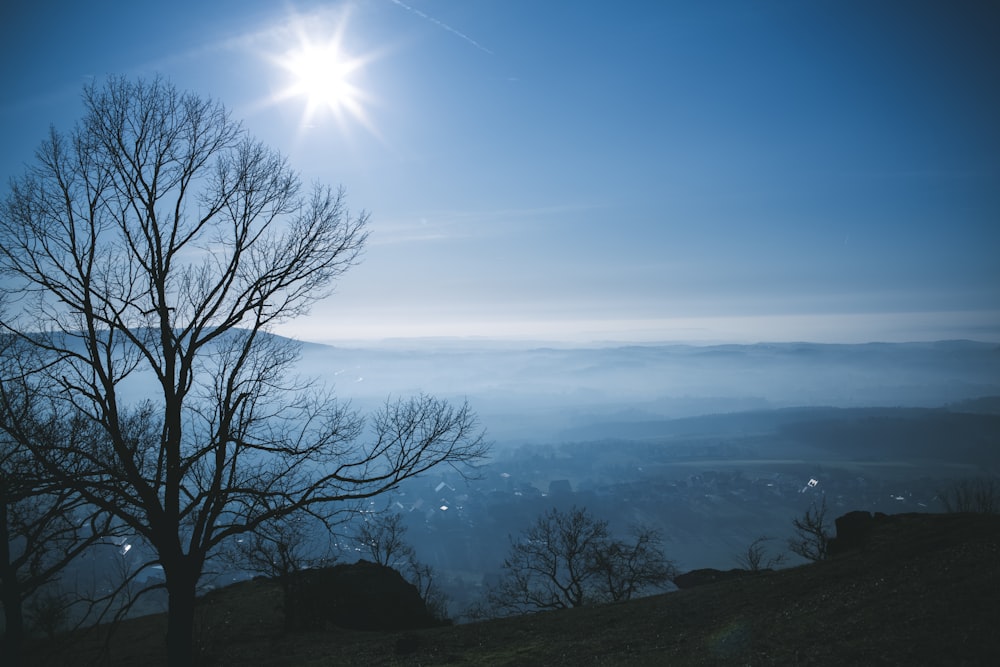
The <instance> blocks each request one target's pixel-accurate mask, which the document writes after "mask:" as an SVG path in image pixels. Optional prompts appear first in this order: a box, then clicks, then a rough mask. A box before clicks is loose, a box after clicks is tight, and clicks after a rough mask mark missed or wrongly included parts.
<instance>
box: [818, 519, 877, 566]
mask: <svg viewBox="0 0 1000 667" xmlns="http://www.w3.org/2000/svg"><path fill="white" fill-rule="evenodd" d="M875 518H876V517H873V516H872V514H871V513H870V512H864V511H860V510H859V511H855V512H848V513H847V514H844V515H843V516H840V517H837V519H836V520H835V521H834V524H835V525H836V529H837V534H836V536H835V537H832V538H830V541H829V542H828V543H827V546H826V553H827V555H828V556H836V555H838V554H842V553H844V552H846V551H853V550H856V549H862V548H864V547H865V546H867V544H868V541H869V540H870V539H871V535H872V528H873V527H874V522H875Z"/></svg>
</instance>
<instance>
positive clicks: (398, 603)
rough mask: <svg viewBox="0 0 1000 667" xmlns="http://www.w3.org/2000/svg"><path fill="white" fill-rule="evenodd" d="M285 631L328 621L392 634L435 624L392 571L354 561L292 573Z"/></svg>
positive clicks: (413, 589)
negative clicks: (348, 563)
mask: <svg viewBox="0 0 1000 667" xmlns="http://www.w3.org/2000/svg"><path fill="white" fill-rule="evenodd" d="M285 625H286V627H287V628H288V629H289V630H317V629H322V628H325V627H327V626H330V625H333V626H337V627H340V628H348V629H352V630H373V631H383V632H396V631H400V630H414V629H418V628H426V627H431V626H434V625H438V623H437V621H435V620H434V618H433V617H432V616H431V614H430V612H428V611H427V607H426V605H425V604H424V601H423V600H422V599H421V597H420V594H419V593H418V592H417V588H416V587H415V586H414V585H413V584H411V583H409V582H407V581H406V580H405V579H403V576H402V575H401V574H400V573H399V572H397V571H396V570H394V569H392V568H391V567H385V566H383V565H378V564H376V563H371V562H368V561H365V560H360V561H358V562H357V563H354V564H353V565H346V564H344V565H336V566H333V567H327V568H318V569H312V570H303V571H302V572H297V573H295V574H294V575H292V577H291V580H290V581H289V587H288V599H287V601H286V603H285Z"/></svg>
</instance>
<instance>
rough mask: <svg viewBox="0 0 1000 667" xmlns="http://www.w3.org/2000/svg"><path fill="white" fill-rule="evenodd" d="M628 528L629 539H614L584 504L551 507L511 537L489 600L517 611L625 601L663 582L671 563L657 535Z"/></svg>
mask: <svg viewBox="0 0 1000 667" xmlns="http://www.w3.org/2000/svg"><path fill="white" fill-rule="evenodd" d="M634 533H635V535H634V537H635V540H634V542H626V541H623V540H618V539H614V538H612V537H611V534H610V533H609V531H608V522H607V521H603V520H600V519H597V518H595V517H594V516H592V515H591V514H590V513H589V512H587V510H585V509H581V508H576V507H574V508H573V509H571V510H569V511H568V512H565V513H564V512H560V511H559V510H558V509H552V510H550V511H549V512H547V513H546V514H544V515H542V516H541V517H539V518H538V519H537V520H536V521H535V523H534V524H533V525H532V526H531V527H529V528H528V530H526V531H525V532H524V534H523V535H521V536H520V537H519V538H516V539H515V538H511V548H510V553H509V555H508V556H507V558H506V559H505V560H504V563H503V569H504V576H503V579H502V580H501V582H500V584H499V585H498V586H497V587H495V588H494V589H493V590H491V591H489V593H488V599H489V603H490V604H491V605H492V606H493V607H494V609H496V610H498V611H501V612H505V613H522V612H526V611H536V610H543V609H563V608H568V607H579V606H582V605H586V604H593V603H598V602H606V601H615V600H628V599H630V598H631V597H633V596H635V595H636V594H638V593H640V592H643V591H645V590H648V589H649V588H655V587H661V586H664V585H665V584H666V583H667V582H669V581H670V578H671V577H672V576H673V574H674V567H673V564H672V563H671V562H670V561H668V560H667V559H666V558H665V557H664V555H663V552H662V551H661V549H660V538H659V535H658V534H657V533H656V532H655V531H652V530H649V529H646V528H639V529H636V530H635V531H634Z"/></svg>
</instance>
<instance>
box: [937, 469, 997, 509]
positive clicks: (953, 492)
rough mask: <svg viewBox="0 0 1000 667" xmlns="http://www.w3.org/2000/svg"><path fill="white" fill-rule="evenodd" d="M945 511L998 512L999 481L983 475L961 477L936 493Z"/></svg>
mask: <svg viewBox="0 0 1000 667" xmlns="http://www.w3.org/2000/svg"><path fill="white" fill-rule="evenodd" d="M938 497H939V498H940V499H941V503H942V504H943V505H944V510H945V512H949V513H956V512H974V513H977V514H997V513H1000V483H998V482H997V480H995V479H989V478H985V477H981V478H977V479H961V480H958V481H956V482H953V483H952V484H951V485H950V486H948V487H947V488H945V489H943V490H942V491H940V492H939V493H938Z"/></svg>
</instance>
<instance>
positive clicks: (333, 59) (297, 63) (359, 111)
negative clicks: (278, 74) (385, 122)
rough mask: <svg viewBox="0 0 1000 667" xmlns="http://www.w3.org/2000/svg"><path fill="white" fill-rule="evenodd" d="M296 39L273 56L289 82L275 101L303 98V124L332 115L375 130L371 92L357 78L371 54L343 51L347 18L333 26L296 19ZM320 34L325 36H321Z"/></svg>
mask: <svg viewBox="0 0 1000 667" xmlns="http://www.w3.org/2000/svg"><path fill="white" fill-rule="evenodd" d="M294 26H295V27H294V41H293V43H292V44H291V45H289V46H288V47H287V49H286V50H285V51H284V52H283V53H281V54H276V55H274V56H272V62H274V63H275V64H277V65H278V66H279V68H280V69H281V71H282V73H283V75H284V77H285V80H286V81H285V84H284V88H282V89H281V90H280V91H279V92H278V93H277V94H276V95H274V96H273V97H272V98H271V102H272V103H273V102H280V101H284V100H289V99H299V100H301V101H302V103H303V105H304V110H303V114H302V123H301V125H302V128H308V127H313V126H316V125H319V124H320V123H322V122H323V120H324V118H328V117H332V118H333V119H335V120H336V122H337V123H338V124H340V125H341V127H342V128H345V126H346V124H347V122H348V121H349V120H353V121H356V122H359V123H361V124H362V125H364V126H365V127H366V128H367V129H368V130H369V131H370V132H372V133H373V134H377V133H376V132H375V130H374V128H373V127H372V124H371V121H370V120H369V118H368V114H367V112H366V108H365V103H366V102H368V101H369V98H368V96H367V95H366V94H365V92H364V91H363V90H362V88H361V86H360V84H359V83H358V79H359V78H360V76H361V74H362V68H363V66H364V65H365V63H366V62H367V60H368V59H369V58H368V57H364V56H362V57H359V56H352V55H351V54H349V53H347V52H346V51H345V49H344V39H343V37H344V32H345V30H346V18H344V17H342V18H341V20H340V21H339V22H338V23H337V24H336V25H335V26H329V25H328V26H327V27H326V28H325V29H323V27H322V26H315V25H310V26H308V29H307V25H306V22H305V21H304V20H302V19H297V20H295V22H294ZM317 33H322V34H323V37H321V38H317V37H316V35H317Z"/></svg>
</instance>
